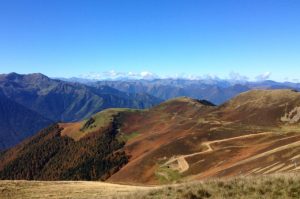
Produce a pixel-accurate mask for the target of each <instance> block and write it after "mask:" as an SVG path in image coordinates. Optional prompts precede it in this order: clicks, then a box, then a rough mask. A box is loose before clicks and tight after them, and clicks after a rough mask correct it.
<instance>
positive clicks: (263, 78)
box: [255, 72, 271, 81]
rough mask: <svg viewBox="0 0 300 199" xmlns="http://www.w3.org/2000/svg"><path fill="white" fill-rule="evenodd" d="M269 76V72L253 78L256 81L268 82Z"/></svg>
mask: <svg viewBox="0 0 300 199" xmlns="http://www.w3.org/2000/svg"><path fill="white" fill-rule="evenodd" d="M270 76H271V72H265V73H263V74H260V75H258V76H256V77H255V79H256V81H264V80H268V79H269V78H270Z"/></svg>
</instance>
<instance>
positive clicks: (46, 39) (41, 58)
mask: <svg viewBox="0 0 300 199" xmlns="http://www.w3.org/2000/svg"><path fill="white" fill-rule="evenodd" d="M111 70H114V71H118V72H134V73H139V72H142V71H150V72H152V73H155V74H158V75H160V76H175V75H178V74H183V73H184V74H192V75H206V74H210V75H216V76H219V77H221V78H225V77H228V74H230V73H231V74H232V73H233V72H234V73H239V74H241V75H246V76H248V77H250V78H254V77H256V76H257V75H260V74H271V76H270V78H271V79H275V80H280V81H283V80H285V79H286V78H289V80H293V79H300V1H298V0H181V1H178V0H170V1H167V0H136V1H133V0H126V1H125V0H95V1H92V0H81V1H79V0H19V1H17V0H1V1H0V73H8V72H12V71H14V72H18V73H32V72H41V73H44V74H46V75H49V76H59V77H62V76H64V77H70V76H80V75H82V74H88V73H91V72H95V73H102V72H106V71H111Z"/></svg>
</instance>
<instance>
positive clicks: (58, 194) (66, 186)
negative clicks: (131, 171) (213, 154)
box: [0, 173, 300, 199]
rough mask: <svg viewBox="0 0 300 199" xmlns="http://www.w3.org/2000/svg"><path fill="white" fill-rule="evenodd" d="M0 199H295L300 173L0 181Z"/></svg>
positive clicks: (298, 191)
mask: <svg viewBox="0 0 300 199" xmlns="http://www.w3.org/2000/svg"><path fill="white" fill-rule="evenodd" d="M0 198H1V199H2V198H3V199H6V198H8V199H10V198H13V199H15V198H16V199H19V198H20V199H21V198H22V199H23V198H24V199H27V198H62V199H63V198H75V199H76V198H80V199H83V198H89V199H93V198H116V199H117V198H129V199H142V198H143V199H144V198H145V199H161V198H164V199H168V198H170V199H171V198H172V199H173V198H178V199H179V198H180V199H181V198H185V199H205V198H210V199H232V198H237V199H246V198H247V199H259V198H261V199H274V198H278V199H279V198H280V199H282V198H284V199H298V198H300V174H298V173H289V174H276V175H263V176H252V177H239V178H231V179H227V180H225V179H214V180H207V181H202V182H188V183H183V184H173V185H165V186H157V187H151V186H148V187H145V186H128V185H116V184H109V183H102V182H86V181H78V182H74V181H70V182H62V181H58V182H54V181H52V182H41V181H0Z"/></svg>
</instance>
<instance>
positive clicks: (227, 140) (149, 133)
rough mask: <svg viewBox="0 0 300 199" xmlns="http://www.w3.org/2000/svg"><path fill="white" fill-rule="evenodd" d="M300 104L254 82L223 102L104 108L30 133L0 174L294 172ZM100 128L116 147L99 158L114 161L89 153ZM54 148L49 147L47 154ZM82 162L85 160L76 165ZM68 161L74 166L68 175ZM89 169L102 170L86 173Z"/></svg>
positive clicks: (115, 178)
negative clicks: (38, 133)
mask: <svg viewBox="0 0 300 199" xmlns="http://www.w3.org/2000/svg"><path fill="white" fill-rule="evenodd" d="M298 107H300V93H298V92H295V91H292V90H271V91H268V90H265V91H256V90H255V91H249V92H246V93H242V94H241V95H239V96H237V97H235V98H233V99H232V100H230V101H229V102H227V103H225V104H223V105H221V106H214V105H213V104H211V103H210V102H208V101H205V100H204V101H203V100H202V101H199V100H193V99H190V98H186V97H181V98H176V99H172V100H169V101H166V102H164V103H162V104H160V105H158V106H155V107H153V108H151V109H148V110H131V109H108V110H105V111H102V112H100V113H98V114H96V115H94V116H92V117H91V118H88V119H86V120H84V121H82V122H76V123H60V124H59V125H58V126H57V127H56V128H55V129H59V131H58V130H55V131H53V130H51V129H50V130H48V131H49V132H45V133H44V134H43V136H42V137H40V138H37V137H33V138H32V139H30V140H28V141H26V142H23V144H21V145H18V146H16V147H14V148H13V149H11V150H8V151H7V152H5V153H3V154H1V155H0V178H1V179H55V180H61V179H107V180H108V181H109V182H116V183H130V184H132V183H135V184H158V183H171V182H178V181H181V180H195V179H206V178H211V177H228V176H239V175H242V176H247V175H261V174H269V173H279V172H297V171H299V169H300V167H299V166H298V162H299V161H300V156H299V152H300V134H299V129H300V119H299V113H298V112H299V108H298ZM112 127H113V128H112ZM51 132H52V133H51ZM53 132H54V133H53ZM104 132H107V134H106V135H111V136H112V138H111V139H109V140H111V142H112V143H116V145H115V144H113V146H117V147H109V146H111V145H110V144H108V143H111V142H107V141H105V142H104V141H103V140H102V139H100V138H99V139H100V140H102V141H100V143H101V144H102V145H103V144H104V146H106V148H107V149H109V152H108V154H109V157H110V155H111V154H118V155H117V156H113V157H114V158H111V157H110V158H108V157H107V156H105V157H104V156H100V160H101V161H102V160H113V162H114V163H103V162H102V164H101V163H100V162H97V161H96V162H95V161H92V160H91V159H92V158H93V157H96V159H97V158H98V157H99V156H95V155H96V154H97V153H96V154H95V153H93V152H91V151H98V150H97V147H95V146H98V147H100V146H99V145H93V144H91V143H97V142H98V141H91V143H90V142H89V141H88V140H89V138H90V137H93V136H96V137H97V136H100V137H101V135H103V133H104ZM54 135H55V136H54ZM37 139H38V140H37ZM46 140H47V141H46ZM66 140H67V141H66ZM91 140H95V139H91ZM56 141H59V142H58V143H57V144H51V146H53V147H54V146H56V147H57V148H55V147H54V148H55V150H54V149H52V148H53V147H50V146H49V145H47V144H46V143H53V142H56ZM60 142H63V143H64V142H67V144H66V143H65V144H60ZM35 143H40V144H35ZM79 143H80V144H79ZM102 145H101V146H102ZM29 146H30V147H29ZM46 146H48V147H50V148H44V147H46ZM62 146H63V147H62ZM50 149H51V150H50ZM53 150H54V151H55V154H54V155H53V156H52V155H48V154H49V153H50V152H48V151H53ZM33 151H36V153H33ZM50 154H52V153H50ZM82 154H83V155H82ZM86 156H87V157H86ZM24 157H26V158H24ZM69 157H70V158H71V159H70V158H69ZM79 157H80V158H79ZM40 160H43V161H44V160H45V162H42V163H40ZM70 162H71V163H70ZM70 164H71V166H70ZM86 164H87V165H88V167H86V166H82V165H86ZM20 165H38V167H37V168H38V169H39V170H38V171H36V170H35V168H36V167H34V166H32V167H33V168H34V169H32V170H30V171H28V170H27V167H26V168H25V167H22V166H20ZM49 165H50V166H49ZM103 165H107V167H106V169H103V168H99V170H97V169H96V168H98V167H101V166H103ZM75 168H76V169H75ZM84 168H88V169H84ZM53 169H54V170H53ZM74 169H75V170H76V172H71V174H70V175H69V173H70V171H74ZM95 169H96V171H97V172H96V173H101V175H96V177H95V175H92V174H91V171H94V170H95ZM27 173H34V174H35V175H34V176H35V177H33V178H32V177H31V176H30V177H28V175H26V174H27ZM66 173H67V174H68V175H66ZM93 173H94V172H93ZM86 175H87V176H88V177H87V176H86ZM91 176H92V177H91Z"/></svg>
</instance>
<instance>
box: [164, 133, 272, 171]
mask: <svg viewBox="0 0 300 199" xmlns="http://www.w3.org/2000/svg"><path fill="white" fill-rule="evenodd" d="M271 133H273V132H264V133H255V134H248V135H242V136H237V137H232V138H226V139H221V140H214V141H207V142H203V143H202V145H204V146H206V147H207V149H206V150H205V151H200V152H196V153H191V154H187V155H179V156H176V157H172V158H170V160H169V161H167V162H166V163H165V164H164V165H163V166H168V165H171V164H174V163H176V162H177V164H178V166H177V170H178V171H179V172H180V173H183V172H185V171H187V170H188V169H189V164H188V162H187V161H186V159H185V158H188V157H193V156H196V155H201V154H205V153H209V152H212V151H213V148H212V147H211V145H212V144H215V143H220V142H227V141H232V140H237V139H243V138H249V137H255V136H261V135H266V134H271Z"/></svg>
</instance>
